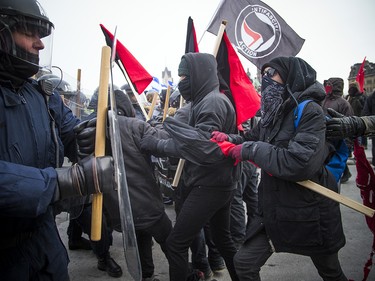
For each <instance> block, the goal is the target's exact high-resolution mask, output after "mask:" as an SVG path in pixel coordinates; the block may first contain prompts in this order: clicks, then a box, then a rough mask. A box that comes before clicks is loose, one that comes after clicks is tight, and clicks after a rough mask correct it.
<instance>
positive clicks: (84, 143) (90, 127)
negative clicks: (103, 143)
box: [73, 117, 96, 159]
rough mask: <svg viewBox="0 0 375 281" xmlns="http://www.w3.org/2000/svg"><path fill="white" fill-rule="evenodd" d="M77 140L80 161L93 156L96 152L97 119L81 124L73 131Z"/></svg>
mask: <svg viewBox="0 0 375 281" xmlns="http://www.w3.org/2000/svg"><path fill="white" fill-rule="evenodd" d="M73 131H74V133H75V134H76V140H77V146H78V148H77V155H78V158H79V159H83V158H85V157H86V156H88V155H90V154H93V153H94V150H95V136H96V117H95V118H93V119H90V120H86V121H83V122H81V123H79V124H78V125H77V126H75V127H74V129H73Z"/></svg>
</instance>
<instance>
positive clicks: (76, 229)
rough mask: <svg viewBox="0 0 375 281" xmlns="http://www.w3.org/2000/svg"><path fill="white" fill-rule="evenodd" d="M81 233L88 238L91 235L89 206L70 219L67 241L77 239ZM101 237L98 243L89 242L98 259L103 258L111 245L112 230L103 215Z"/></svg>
mask: <svg viewBox="0 0 375 281" xmlns="http://www.w3.org/2000/svg"><path fill="white" fill-rule="evenodd" d="M82 231H83V232H84V233H86V234H87V235H88V236H89V237H90V235H91V205H89V204H86V205H85V206H84V207H83V210H82V213H81V214H80V216H78V217H77V218H74V219H71V220H70V222H69V227H68V230H67V232H68V236H69V239H73V240H74V239H79V238H80V237H81V235H82ZM101 233H102V236H101V239H100V240H99V241H92V240H90V243H91V247H92V250H93V252H94V254H95V255H96V256H97V257H98V258H99V257H104V256H105V255H107V254H108V252H109V247H110V246H111V245H112V241H113V237H112V229H111V228H110V227H109V226H108V225H107V220H106V216H105V214H104V213H103V218H102V232H101Z"/></svg>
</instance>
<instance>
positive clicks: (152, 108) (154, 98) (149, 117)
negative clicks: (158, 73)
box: [147, 92, 159, 120]
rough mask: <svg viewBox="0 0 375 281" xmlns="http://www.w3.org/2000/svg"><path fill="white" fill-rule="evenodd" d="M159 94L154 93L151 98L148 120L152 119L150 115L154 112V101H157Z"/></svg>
mask: <svg viewBox="0 0 375 281" xmlns="http://www.w3.org/2000/svg"><path fill="white" fill-rule="evenodd" d="M158 96H159V94H158V93H157V92H155V93H154V96H153V97H152V103H151V106H150V109H149V111H148V115H147V116H148V119H149V120H150V119H151V117H152V114H153V113H154V110H155V105H156V100H157V99H158Z"/></svg>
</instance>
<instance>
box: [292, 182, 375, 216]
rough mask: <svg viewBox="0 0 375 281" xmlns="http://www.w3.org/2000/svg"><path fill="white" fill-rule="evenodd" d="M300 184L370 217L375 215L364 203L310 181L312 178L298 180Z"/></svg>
mask: <svg viewBox="0 0 375 281" xmlns="http://www.w3.org/2000/svg"><path fill="white" fill-rule="evenodd" d="M297 183H298V184H299V185H302V186H303V187H306V188H308V189H310V190H312V191H315V192H317V193H319V194H321V195H323V196H325V197H328V198H330V199H332V200H334V201H336V202H339V203H341V204H343V205H345V206H347V207H349V208H352V209H353V210H355V211H357V212H360V213H362V214H364V215H366V216H368V217H370V218H372V217H373V216H374V212H375V210H373V209H371V208H369V207H367V206H365V205H363V204H360V203H358V202H356V201H354V200H352V199H350V198H348V197H345V196H343V195H341V194H339V193H336V192H334V191H332V190H330V189H328V188H326V187H324V186H321V185H320V184H317V183H315V182H313V181H310V180H307V181H299V182H297Z"/></svg>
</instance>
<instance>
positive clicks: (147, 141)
mask: <svg viewBox="0 0 375 281" xmlns="http://www.w3.org/2000/svg"><path fill="white" fill-rule="evenodd" d="M158 143H159V139H158V138H156V137H154V136H151V135H147V136H144V137H143V138H142V139H141V141H140V145H141V151H142V152H143V153H147V154H154V155H155V154H157V152H158V151H157V148H158Z"/></svg>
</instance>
